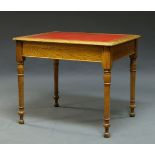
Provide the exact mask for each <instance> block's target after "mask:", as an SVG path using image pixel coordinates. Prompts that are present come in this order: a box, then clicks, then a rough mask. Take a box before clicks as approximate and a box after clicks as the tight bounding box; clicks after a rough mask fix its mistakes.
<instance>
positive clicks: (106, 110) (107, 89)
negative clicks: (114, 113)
mask: <svg viewBox="0 0 155 155" xmlns="http://www.w3.org/2000/svg"><path fill="white" fill-rule="evenodd" d="M110 84H111V71H110V70H108V69H104V128H105V132H104V137H105V138H109V137H110V133H109V127H110Z"/></svg>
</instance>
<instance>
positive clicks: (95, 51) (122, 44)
mask: <svg viewBox="0 0 155 155" xmlns="http://www.w3.org/2000/svg"><path fill="white" fill-rule="evenodd" d="M139 38H140V36H139V35H128V34H105V33H84V32H47V33H41V34H35V35H29V36H22V37H16V38H14V40H16V61H17V70H18V92H19V112H18V114H19V116H20V119H19V123H20V124H24V119H23V117H24V60H25V58H26V57H34V58H48V59H53V61H54V101H55V104H54V105H55V106H56V107H58V106H59V104H58V99H59V95H58V67H59V60H74V61H86V62H98V63H101V65H102V67H103V73H104V74H103V80H104V129H105V131H104V137H105V138H108V137H110V132H109V127H110V85H111V69H112V65H113V62H114V61H116V60H119V59H121V58H123V57H125V56H129V58H130V116H131V117H134V116H135V112H134V109H135V80H136V58H137V40H138V39H139Z"/></svg>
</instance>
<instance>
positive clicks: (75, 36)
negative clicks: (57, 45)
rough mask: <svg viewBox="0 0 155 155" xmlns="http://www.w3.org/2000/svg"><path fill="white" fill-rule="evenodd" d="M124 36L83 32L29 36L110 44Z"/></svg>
mask: <svg viewBox="0 0 155 155" xmlns="http://www.w3.org/2000/svg"><path fill="white" fill-rule="evenodd" d="M126 36H127V35H126V34H104V33H85V32H49V33H42V34H37V35H32V36H29V37H31V38H38V39H56V40H73V41H74V40H76V41H96V42H111V41H114V40H118V39H120V38H123V37H126Z"/></svg>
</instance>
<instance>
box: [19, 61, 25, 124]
mask: <svg viewBox="0 0 155 155" xmlns="http://www.w3.org/2000/svg"><path fill="white" fill-rule="evenodd" d="M17 71H18V95H19V111H18V114H19V117H20V119H19V124H24V118H23V117H24V62H18V64H17Z"/></svg>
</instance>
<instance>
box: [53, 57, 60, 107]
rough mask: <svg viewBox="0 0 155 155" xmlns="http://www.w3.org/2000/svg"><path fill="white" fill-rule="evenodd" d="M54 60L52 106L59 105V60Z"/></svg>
mask: <svg viewBox="0 0 155 155" xmlns="http://www.w3.org/2000/svg"><path fill="white" fill-rule="evenodd" d="M53 61H54V106H55V107H59V103H58V99H59V95H58V93H59V92H58V82H59V81H58V76H59V75H58V74H59V60H53Z"/></svg>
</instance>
